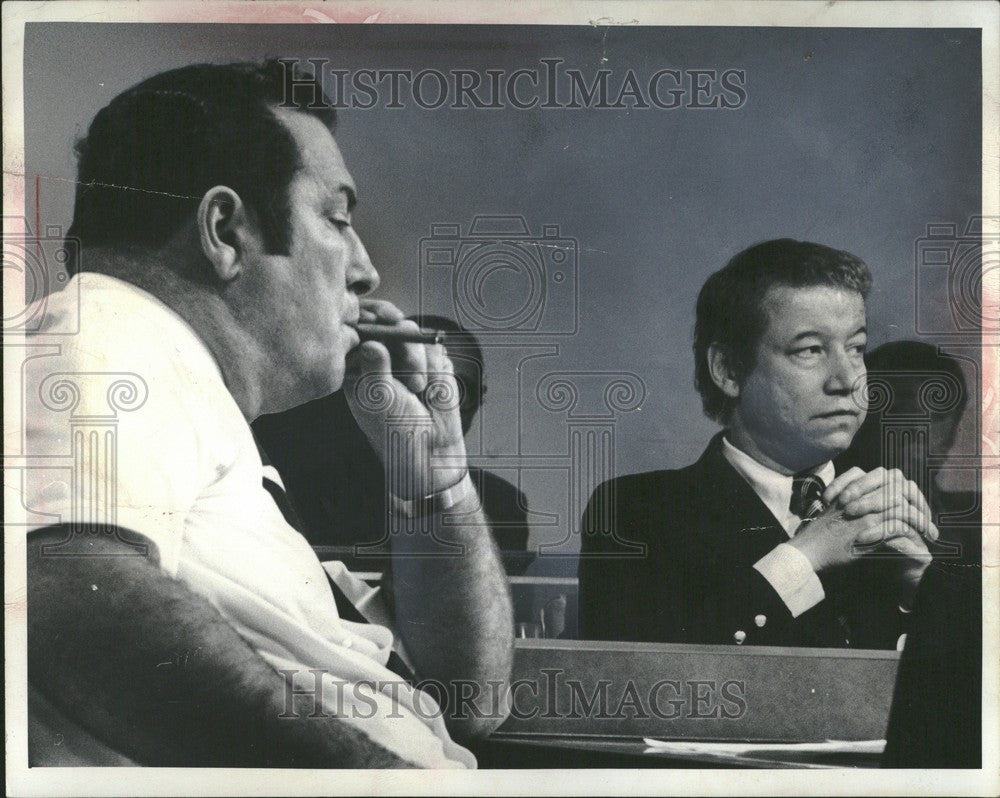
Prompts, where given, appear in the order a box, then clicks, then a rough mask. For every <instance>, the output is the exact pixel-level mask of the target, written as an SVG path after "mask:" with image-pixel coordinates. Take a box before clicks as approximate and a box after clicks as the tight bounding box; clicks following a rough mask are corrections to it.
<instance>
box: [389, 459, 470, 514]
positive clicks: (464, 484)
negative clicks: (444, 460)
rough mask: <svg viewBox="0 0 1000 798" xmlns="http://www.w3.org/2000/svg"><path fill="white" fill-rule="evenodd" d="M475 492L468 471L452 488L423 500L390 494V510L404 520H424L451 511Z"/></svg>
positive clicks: (425, 497)
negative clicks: (402, 497) (401, 497)
mask: <svg viewBox="0 0 1000 798" xmlns="http://www.w3.org/2000/svg"><path fill="white" fill-rule="evenodd" d="M475 490H476V489H475V488H474V487H473V485H472V477H471V476H469V472H468V470H466V472H465V476H463V477H462V478H461V479H460V480H459V481H458V482H456V483H455V484H454V485H452V486H451V487H450V488H445V489H444V490H439V491H438V492H437V493H432V494H431V495H430V496H424V497H423V498H422V499H400V498H399V497H398V496H394V495H392V494H389V509H390V511H391V512H392V513H393V514H394V515H399V516H402V517H404V518H423V517H425V516H428V515H434V514H436V513H443V512H445V511H447V510H450V509H451V508H452V507H454V506H455V505H456V504H458V503H459V502H460V501H462V500H463V499H465V498H466V497H467V496H468V495H469V494H471V493H475Z"/></svg>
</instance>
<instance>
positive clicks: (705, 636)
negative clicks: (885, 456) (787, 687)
mask: <svg viewBox="0 0 1000 798" xmlns="http://www.w3.org/2000/svg"><path fill="white" fill-rule="evenodd" d="M870 286H871V278H870V275H869V272H868V267H867V266H866V265H865V264H864V263H863V262H862V261H861V260H860V259H858V258H857V257H855V256H853V255H850V254H849V253H846V252H840V251H837V250H833V249H830V248H829V247H825V246H821V245H818V244H812V243H807V242H799V241H792V240H790V239H782V240H777V241H769V242H765V243H763V244H759V245H756V246H754V247H751V248H749V249H747V250H745V251H743V252H741V253H739V254H738V255H736V256H735V257H734V258H733V259H732V260H731V261H730V262H729V263H728V264H727V265H726V267H725V268H723V269H722V270H720V271H719V272H717V273H715V274H714V275H712V276H711V277H710V278H709V279H708V281H707V282H706V283H705V285H704V287H703V288H702V290H701V293H700V295H699V298H698V306H697V320H696V325H695V341H694V352H695V361H696V368H695V383H696V386H697V388H698V390H699V392H700V393H701V396H702V401H703V405H704V409H705V412H706V414H707V415H708V416H710V417H711V418H713V419H714V420H716V421H719V422H720V423H721V424H722V425H723V426H724V431H723V432H722V433H720V434H718V435H716V436H715V438H713V440H712V441H711V443H710V444H709V446H708V448H707V450H706V451H705V453H704V454H703V455H702V457H701V458H700V459H699V460H698V462H696V463H694V464H693V465H691V466H689V467H687V468H684V469H681V470H678V471H655V472H651V473H647V474H638V475H632V476H627V477H620V478H618V479H614V480H611V481H610V482H607V483H604V484H603V485H601V486H599V487H598V489H597V490H596V491H595V492H594V495H593V496H592V497H591V500H590V504H589V505H588V507H587V510H586V512H585V514H584V519H583V524H582V534H583V545H582V551H581V560H580V570H579V575H580V623H581V632H582V636H583V637H585V638H596V639H619V640H622V639H625V640H648V641H660V642H689V643H736V644H757V645H799V646H845V647H846V646H851V647H864V648H869V647H881V648H891V647H894V646H896V644H897V641H898V639H899V636H900V634H901V632H902V631H903V629H904V625H905V616H906V613H907V611H908V610H909V608H910V604H911V603H912V599H913V595H914V593H915V592H916V588H917V585H918V584H919V582H920V580H921V578H922V576H923V573H924V570H925V569H926V567H927V565H928V563H929V560H930V555H929V553H928V550H927V545H926V541H928V540H934V539H936V538H937V530H936V528H935V527H934V525H933V523H932V522H931V519H930V512H929V510H928V507H927V503H926V501H925V499H924V497H923V496H922V495H921V494H920V491H919V490H918V489H917V487H916V485H915V484H913V483H912V482H910V481H908V480H906V479H905V478H904V477H903V475H902V474H901V473H900V472H899V471H886V470H884V469H876V470H874V471H871V472H868V473H865V472H864V471H862V470H861V469H857V468H855V469H851V470H849V471H846V472H845V473H843V474H840V475H835V472H834V467H833V465H832V462H831V461H832V459H833V458H834V457H835V456H836V455H838V454H839V453H840V452H842V451H844V450H845V449H846V448H847V447H848V445H849V444H850V443H851V440H852V438H853V437H854V435H855V433H856V432H857V430H858V427H859V426H860V424H861V422H862V420H863V419H864V414H865V410H864V408H865V407H866V402H865V397H864V396H863V394H864V389H865V365H864V359H863V356H864V350H865V345H866V327H865V321H866V319H865V297H866V295H867V293H868V290H869V288H870ZM637 551H641V552H643V553H642V554H636V552H637Z"/></svg>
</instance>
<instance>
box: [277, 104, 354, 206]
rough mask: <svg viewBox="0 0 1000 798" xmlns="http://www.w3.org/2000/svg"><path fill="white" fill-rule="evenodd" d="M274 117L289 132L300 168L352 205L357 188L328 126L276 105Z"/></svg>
mask: <svg viewBox="0 0 1000 798" xmlns="http://www.w3.org/2000/svg"><path fill="white" fill-rule="evenodd" d="M274 113H275V116H276V117H277V118H278V120H279V121H280V122H281V123H282V124H283V125H284V126H285V128H286V129H287V130H288V131H289V133H291V135H292V138H293V139H294V140H295V143H296V145H297V146H298V149H299V156H300V158H301V160H302V170H301V171H303V172H305V173H306V174H308V175H309V176H310V177H311V178H313V179H314V180H316V181H317V182H318V183H319V184H321V185H322V186H323V188H324V189H326V190H327V191H329V192H332V193H344V194H345V195H346V197H347V200H348V203H349V204H350V205H352V206H353V205H354V202H355V199H356V196H357V187H356V186H355V185H354V178H352V177H351V173H350V172H349V171H348V169H347V164H346V163H345V161H344V156H343V154H342V153H341V152H340V147H339V146H338V145H337V140H336V138H335V137H334V135H333V133H332V132H331V131H330V129H329V128H328V127H327V126H326V125H325V124H323V122H322V121H320V120H319V119H317V118H316V117H315V116H311V115H310V114H307V113H304V112H302V111H297V110H294V109H288V108H275V109H274Z"/></svg>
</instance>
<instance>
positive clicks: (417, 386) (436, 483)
mask: <svg viewBox="0 0 1000 798" xmlns="http://www.w3.org/2000/svg"><path fill="white" fill-rule="evenodd" d="M360 320H361V321H362V322H375V323H377V324H391V325H396V326H399V327H400V328H403V329H412V330H414V331H416V330H417V329H418V328H417V325H416V324H415V323H414V322H412V321H408V320H406V318H405V316H404V314H403V312H402V311H400V310H399V308H397V307H396V306H395V305H393V304H392V303H390V302H386V301H384V300H372V299H364V300H362V301H361V319H360ZM344 393H345V396H346V398H347V402H348V404H349V405H350V407H351V412H352V413H353V414H354V418H355V419H356V420H357V422H358V426H359V427H360V428H361V429H362V431H363V432H364V433H365V435H366V436H367V438H368V440H369V441H370V442H371V444H372V447H373V448H374V449H375V451H376V452H378V455H379V457H380V458H381V459H382V463H383V465H384V466H385V470H386V481H387V485H388V488H389V490H390V491H391V492H392V493H393V494H394V495H396V496H398V497H399V498H401V499H408V500H409V499H417V498H422V497H424V496H429V495H431V494H433V493H437V492H439V491H442V490H445V489H447V488H449V487H451V486H452V485H455V484H456V483H458V482H459V481H460V480H461V479H462V477H463V476H464V474H465V472H466V470H467V466H466V460H465V440H464V438H463V436H462V421H461V417H460V415H459V411H458V407H459V400H460V398H461V397H460V395H459V389H458V385H457V383H456V381H455V375H454V369H453V367H452V363H451V360H450V359H449V358H448V355H447V353H446V352H445V349H444V347H443V346H441V345H440V344H432V345H425V344H414V343H402V342H399V343H396V342H394V343H391V344H388V345H386V344H383V343H379V342H376V341H365V342H363V343H361V344H360V345H359V346H357V347H355V348H354V349H352V350H351V351H350V352H349V353H348V355H347V370H346V373H345V376H344Z"/></svg>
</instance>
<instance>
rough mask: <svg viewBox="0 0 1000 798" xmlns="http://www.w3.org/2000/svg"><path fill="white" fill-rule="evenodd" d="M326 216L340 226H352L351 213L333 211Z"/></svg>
mask: <svg viewBox="0 0 1000 798" xmlns="http://www.w3.org/2000/svg"><path fill="white" fill-rule="evenodd" d="M326 218H327V219H329V220H330V221H331V222H332V223H333V224H335V225H337V226H338V227H350V226H351V214H349V213H331V214H328V215H327V217H326Z"/></svg>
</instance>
